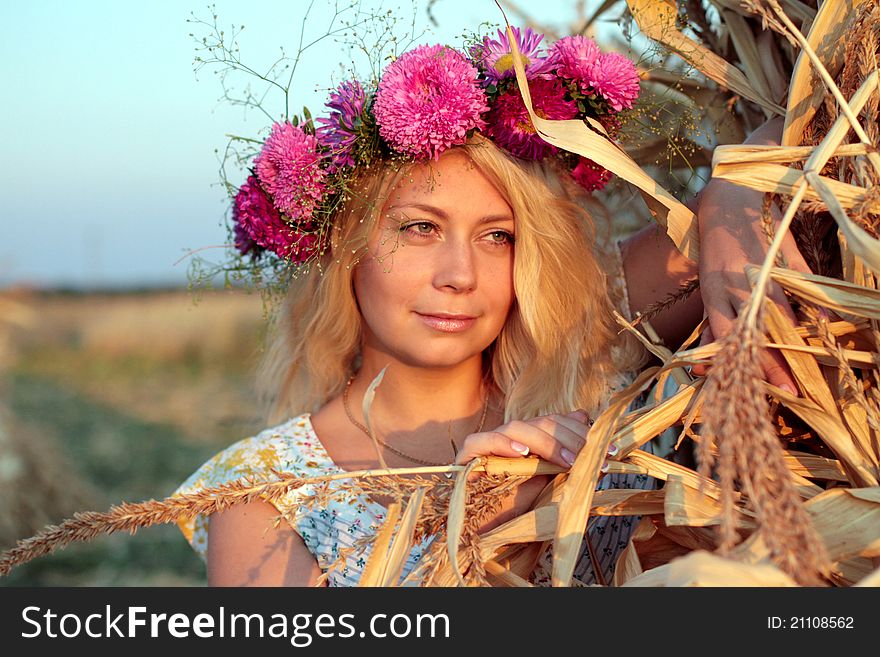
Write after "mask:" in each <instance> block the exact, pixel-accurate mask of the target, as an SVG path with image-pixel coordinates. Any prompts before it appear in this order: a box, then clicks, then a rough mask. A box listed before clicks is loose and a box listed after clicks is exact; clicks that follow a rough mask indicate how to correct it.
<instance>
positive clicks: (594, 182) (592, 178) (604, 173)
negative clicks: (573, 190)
mask: <svg viewBox="0 0 880 657" xmlns="http://www.w3.org/2000/svg"><path fill="white" fill-rule="evenodd" d="M571 177H572V178H574V179H575V181H576V182H577V183H578V184H579V185H580V186H581V187H583V188H584V189H586V190H588V191H591V192H594V191H596V190H599V189H603V188H604V187H605V185H607V184H608V181H609V180H611V172H610V171H609V170H608V169H606V168H605V167H601V166H599V165H598V164H596V163H595V162H593V160H590V159H588V158H586V157H579V158H578V163H577V166H576V167H575V168H574V169H572V172H571Z"/></svg>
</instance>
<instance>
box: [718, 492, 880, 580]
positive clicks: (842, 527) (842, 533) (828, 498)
mask: <svg viewBox="0 0 880 657" xmlns="http://www.w3.org/2000/svg"><path fill="white" fill-rule="evenodd" d="M804 507H805V508H806V510H807V511H808V512H809V514H810V518H811V519H812V521H813V524H814V525H815V527H816V531H817V532H818V533H819V535H820V536H821V537H822V541H823V542H824V543H825V547H826V550H827V552H828V556H829V558H830V559H831V560H832V561H841V560H844V559H849V558H851V557H855V556H861V557H877V556H880V488H878V487H876V486H874V487H871V488H854V489H851V488H832V489H831V490H827V491H825V492H824V493H822V494H820V495H817V496H816V497H814V498H813V499H811V500H809V501H807V502H806V503H805V505H804ZM768 554H769V552H768V550H767V547H766V545H765V544H764V541H763V539H762V538H761V535H760V533H755V534H753V535H752V536H750V537H749V539H748V540H746V541H745V542H743V543H742V544H740V545H739V546H737V547H736V548H735V549H734V550H733V552H732V556H734V557H736V558H741V559H743V560H747V561H749V562H750V563H757V562H759V561H762V560H765V559H767V558H768Z"/></svg>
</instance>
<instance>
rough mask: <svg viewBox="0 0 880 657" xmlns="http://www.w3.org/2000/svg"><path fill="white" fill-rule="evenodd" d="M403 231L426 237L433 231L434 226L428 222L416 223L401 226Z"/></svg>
mask: <svg viewBox="0 0 880 657" xmlns="http://www.w3.org/2000/svg"><path fill="white" fill-rule="evenodd" d="M403 230H405V231H406V232H408V233H412V234H415V235H417V236H419V237H423V236H424V237H427V236H428V235H430V234H431V233H432V232H433V231H434V224H432V223H431V222H429V221H419V222H417V223H413V224H408V225H406V226H403Z"/></svg>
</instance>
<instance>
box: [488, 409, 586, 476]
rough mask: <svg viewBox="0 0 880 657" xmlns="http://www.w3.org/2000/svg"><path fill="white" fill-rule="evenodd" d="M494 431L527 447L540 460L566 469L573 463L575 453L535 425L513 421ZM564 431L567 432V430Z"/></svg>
mask: <svg viewBox="0 0 880 657" xmlns="http://www.w3.org/2000/svg"><path fill="white" fill-rule="evenodd" d="M554 424H555V423H554ZM556 426H558V425H556ZM496 431H497V432H500V433H502V434H504V435H505V436H507V437H508V438H509V439H510V440H512V441H514V442H516V443H519V444H521V445H525V446H527V447H528V448H529V452H530V453H531V454H537V455H538V456H540V457H541V458H543V459H545V460H547V461H550V462H551V463H555V464H556V465H559V466H561V467H563V468H567V467H569V466H570V465H571V464H572V463H574V459H575V456H576V454H577V453H576V452H574V451H572V450H571V449H570V448H569V447H567V446H566V445H565V444H564V443H562V442H560V441H559V440H557V439H556V438H555V437H554V436H553V434H551V433H548V432H547V431H544V430H543V429H541V428H540V427H538V426H536V425H535V424H531V423H529V422H523V421H521V420H514V421H512V422H508V423H507V424H505V425H503V426H501V427H498V429H496ZM559 431H561V430H560V429H557V432H559ZM564 431H568V429H565V430H564Z"/></svg>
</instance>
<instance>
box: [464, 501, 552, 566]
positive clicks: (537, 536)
mask: <svg viewBox="0 0 880 657" xmlns="http://www.w3.org/2000/svg"><path fill="white" fill-rule="evenodd" d="M557 517H558V516H557V511H556V507H555V506H552V505H548V506H542V507H539V508H537V509H535V510H534V511H529V512H527V513H524V514H522V515H519V516H517V517H516V518H513V519H512V520H509V521H507V522H505V523H504V524H503V525H500V526H499V527H496V528H495V529H493V530H491V531H489V532H486V533H485V534H483V536H482V537H481V540H480V552H481V553H482V555H483V558H484V559H486V558H489V557H491V556H493V555H494V554H495V552H497V551H498V550H499V549H500V548H501V547H504V546H506V545H510V544H512V543H532V542H535V541H549V540H551V539H552V538H553V536H554V534H555V532H556V521H557Z"/></svg>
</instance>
